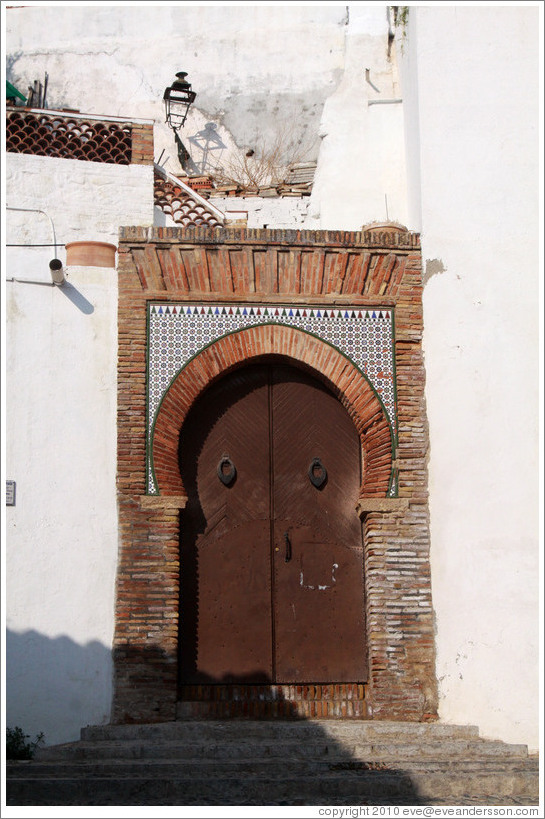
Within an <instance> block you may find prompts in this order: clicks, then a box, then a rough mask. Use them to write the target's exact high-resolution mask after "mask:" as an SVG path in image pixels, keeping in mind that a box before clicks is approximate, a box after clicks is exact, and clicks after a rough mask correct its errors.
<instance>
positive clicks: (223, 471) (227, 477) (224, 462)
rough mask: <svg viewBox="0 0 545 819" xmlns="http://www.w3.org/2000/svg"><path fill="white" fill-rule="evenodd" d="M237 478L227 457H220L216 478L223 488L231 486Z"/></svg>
mask: <svg viewBox="0 0 545 819" xmlns="http://www.w3.org/2000/svg"><path fill="white" fill-rule="evenodd" d="M236 476H237V470H236V468H235V465H234V463H233V461H232V460H231V458H230V457H229V455H222V457H221V460H220V462H219V464H218V478H219V479H220V481H221V482H222V484H223V485H224V486H231V484H232V483H233V481H234V480H235V478H236Z"/></svg>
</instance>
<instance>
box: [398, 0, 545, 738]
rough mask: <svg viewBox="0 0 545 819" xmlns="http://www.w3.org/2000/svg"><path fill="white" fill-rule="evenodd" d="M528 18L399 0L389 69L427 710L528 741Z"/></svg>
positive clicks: (533, 314)
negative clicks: (420, 472)
mask: <svg viewBox="0 0 545 819" xmlns="http://www.w3.org/2000/svg"><path fill="white" fill-rule="evenodd" d="M537 30H538V10H537V9H536V8H522V7H519V6H517V7H511V8H506V7H502V8H498V7H494V8H493V9H489V8H478V9H477V8H467V7H464V8H462V7H460V6H457V7H455V8H454V7H452V8H447V7H435V8H433V9H429V8H418V9H413V8H412V7H411V9H410V11H409V30H408V37H407V40H406V43H405V49H404V54H405V59H404V61H403V63H404V64H403V68H404V71H405V73H404V74H403V75H402V76H403V78H404V81H405V83H404V84H405V86H406V87H408V88H409V89H412V93H411V104H410V105H409V104H408V105H407V106H406V124H407V143H408V144H410V145H414V144H416V143H419V151H418V153H414V152H412V153H410V154H409V156H410V158H411V163H410V170H409V173H410V177H411V178H413V179H415V180H418V183H417V185H416V188H415V190H418V191H420V196H419V197H416V196H414V197H412V199H411V201H412V202H413V203H415V204H416V205H417V207H416V208H415V209H413V210H412V211H411V213H412V219H411V224H414V222H417V221H418V220H419V219H421V229H422V248H423V253H424V257H425V258H428V259H429V260H430V261H429V262H428V267H427V270H426V273H427V275H426V279H427V283H426V287H425V290H424V352H425V360H426V397H427V408H428V418H429V424H430V440H431V452H430V460H429V474H430V511H431V542H432V547H431V560H432V588H433V599H434V606H435V612H436V619H437V675H438V679H439V684H440V690H439V695H440V700H439V714H440V717H441V718H442V719H443V720H445V721H447V722H454V723H456V722H469V723H476V724H478V725H479V726H480V728H481V731H482V732H483V734H484V735H487V736H491V737H499V738H502V739H504V740H508V741H512V742H525V743H528V744H529V746H530V747H531V748H533V749H534V750H535V749H537V747H538V742H539V738H538V724H539V722H538V714H537V708H538V679H539V665H538V659H539V641H538V630H539V629H538V577H539V531H538V520H539V518H538V516H539V506H538V503H539V501H538V452H539V444H538V377H537V373H538V349H539V348H538V344H539V334H538V309H539V296H538V293H539V289H538V288H539V284H538V271H539V259H538V249H537V248H538V244H537V237H538V230H539V224H538V208H537V202H538V174H536V171H537V162H538V154H537V148H538V144H537V111H538V108H537V105H538V90H539V89H538V77H539V74H538V38H537ZM479 32H486V37H482V36H480V34H479ZM455 55H456V58H455ZM460 55H463V59H458V56H460ZM411 72H413V73H411ZM414 72H417V76H415V73H414ZM415 91H417V93H416V94H415V93H414V92H415ZM403 93H404V94H405V88H404V89H403ZM418 199H420V200H421V202H420V203H418V201H417V200H418ZM418 208H420V210H421V212H420V213H419V212H418ZM413 220H414V221H413ZM441 260H443V261H441ZM441 268H444V269H441ZM439 273H440V275H437V274H439ZM430 274H432V275H431V276H430Z"/></svg>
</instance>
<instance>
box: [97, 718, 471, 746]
mask: <svg viewBox="0 0 545 819" xmlns="http://www.w3.org/2000/svg"><path fill="white" fill-rule="evenodd" d="M241 736H243V737H245V738H249V737H256V738H257V737H265V738H268V739H270V740H271V741H278V740H280V739H290V738H295V739H299V738H300V739H301V741H305V742H307V741H308V740H309V739H312V738H316V737H321V738H323V737H328V738H331V739H336V738H337V739H340V738H342V739H344V738H348V737H353V738H356V739H357V740H358V741H360V742H364V741H366V742H368V741H375V740H384V738H385V737H388V741H390V742H396V741H400V742H407V741H413V740H414V739H416V738H418V737H420V738H426V741H428V740H429V741H431V740H432V739H437V738H440V739H447V738H451V739H456V738H467V739H472V738H476V739H477V738H479V729H478V728H477V727H476V726H473V725H447V724H443V723H420V722H388V721H378V720H377V721H371V720H226V721H220V720H187V721H185V720H177V721H173V722H166V723H147V724H134V725H92V726H87V727H85V728H82V729H81V739H82V740H88V741H104V740H128V739H145V740H154V739H158V740H176V739H179V740H184V741H189V740H190V739H191V738H194V739H195V740H198V741H208V740H210V741H212V740H213V739H228V738H230V737H232V738H240V737H241Z"/></svg>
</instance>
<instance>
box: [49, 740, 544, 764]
mask: <svg viewBox="0 0 545 819" xmlns="http://www.w3.org/2000/svg"><path fill="white" fill-rule="evenodd" d="M527 753H528V752H527V748H526V746H525V745H508V744H506V743H503V742H495V741H487V740H482V739H474V740H468V739H450V738H447V739H435V740H427V739H426V738H421V739H419V740H415V741H414V742H408V741H405V742H401V741H398V742H392V741H374V742H360V741H359V740H358V739H356V738H353V737H348V738H339V737H337V738H335V739H331V738H328V737H319V738H318V737H317V738H316V739H314V740H310V741H309V740H308V739H307V741H305V742H302V741H297V740H293V741H288V740H285V739H281V740H279V741H276V742H275V741H273V740H271V739H270V738H268V737H263V738H262V739H260V740H257V739H255V738H254V739H252V738H247V739H246V738H244V737H242V738H238V737H237V738H235V737H233V738H232V737H229V738H220V739H218V738H216V739H213V740H209V741H205V742H195V741H194V740H193V739H191V740H190V741H187V742H184V741H180V740H170V741H168V740H167V741H163V742H161V741H159V740H153V741H150V740H148V741H145V740H125V741H120V740H102V741H96V742H89V741H85V740H81V741H80V742H77V743H67V744H65V745H57V746H52V747H50V748H44V749H41V750H39V751H38V753H37V759H38V760H39V761H46V760H47V761H52V760H63V759H65V760H108V759H127V760H130V759H172V760H175V759H178V760H186V761H187V760H192V759H195V760H199V759H217V760H221V759H233V758H234V757H236V758H244V757H248V758H250V759H262V758H264V759H267V760H274V759H279V760H281V761H282V760H285V759H301V760H304V759H309V758H312V759H320V758H323V757H327V758H328V759H332V758H336V759H337V758H338V759H353V760H360V761H367V760H380V761H391V760H394V759H397V760H400V759H403V760H415V759H432V760H433V759H447V760H452V759H467V760H469V759H472V758H478V759H486V758H525V757H526V756H527Z"/></svg>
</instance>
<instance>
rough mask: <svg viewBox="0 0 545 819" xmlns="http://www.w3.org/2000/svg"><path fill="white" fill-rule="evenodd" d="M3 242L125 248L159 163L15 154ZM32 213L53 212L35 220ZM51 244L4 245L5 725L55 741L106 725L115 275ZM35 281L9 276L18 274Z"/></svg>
mask: <svg viewBox="0 0 545 819" xmlns="http://www.w3.org/2000/svg"><path fill="white" fill-rule="evenodd" d="M6 204H7V205H8V207H17V208H26V209H28V210H27V211H11V210H7V211H6V214H5V234H4V239H5V243H6V245H10V244H18V243H28V244H41V243H44V244H50V243H51V242H52V241H53V238H52V227H51V225H53V228H54V230H55V234H56V239H57V242H58V244H59V246H58V249H57V257H58V258H60V259H61V261H62V262H63V263H64V262H65V258H66V257H65V253H64V244H65V243H66V242H69V241H77V240H81V239H91V240H95V241H104V242H110V243H112V244H116V243H117V225H118V224H119V222H120V218H121V217H122V218H123V219H124V220H125V219H126V221H127V223H128V224H144V225H146V224H151V223H152V219H153V170H152V168H151V166H147V167H145V166H126V167H123V166H118V165H103V164H100V163H88V162H81V161H78V160H65V159H46V158H41V157H34V156H26V155H22V154H19V155H13V154H10V155H9V157H8V158H7V161H6ZM32 209H37V210H40V211H43V213H37V212H35V211H34V210H32ZM54 251H55V249H54V248H52V247H37V248H32V247H26V248H25V247H6V248H5V254H6V265H5V271H4V275H5V279H6V283H5V284H4V292H5V318H6V338H7V344H6V356H5V363H6V381H5V390H6V422H5V441H6V449H5V470H6V479H8V480H15V481H16V505H15V506H13V507H8V508H6V510H5V530H6V544H7V548H6V555H5V571H6V575H7V577H8V578H9V582H8V583H7V600H6V621H5V626H6V632H7V633H6V654H7V668H6V719H7V724H8V725H10V726H12V727H13V726H15V725H19V726H20V727H22V728H23V730H24V731H25V732H26V733H28V734H30V735H31V736H32V738H33V737H34V736H35V734H36V733H38V732H41V731H43V732H44V734H45V739H46V742H47V743H49V744H51V743H57V742H65V741H69V740H73V739H77V738H78V737H79V730H80V728H81V727H82V726H83V725H86V724H89V723H102V722H107V721H108V720H109V717H110V708H111V698H112V661H111V646H112V637H113V624H114V591H115V589H114V584H115V573H116V566H117V543H118V534H117V507H116V488H115V475H116V413H117V390H116V369H117V274H116V271H115V269H112V268H109V269H101V268H93V267H69V268H65V272H66V284H65V285H63V286H62V287H55V286H53V285H52V284H51V277H50V273H49V261H50V260H51V259H52V258H54V256H55V252H54ZM13 278H15V279H26V280H28V279H30V280H31V281H32V282H37V283H28V282H27V281H11V279H13Z"/></svg>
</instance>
